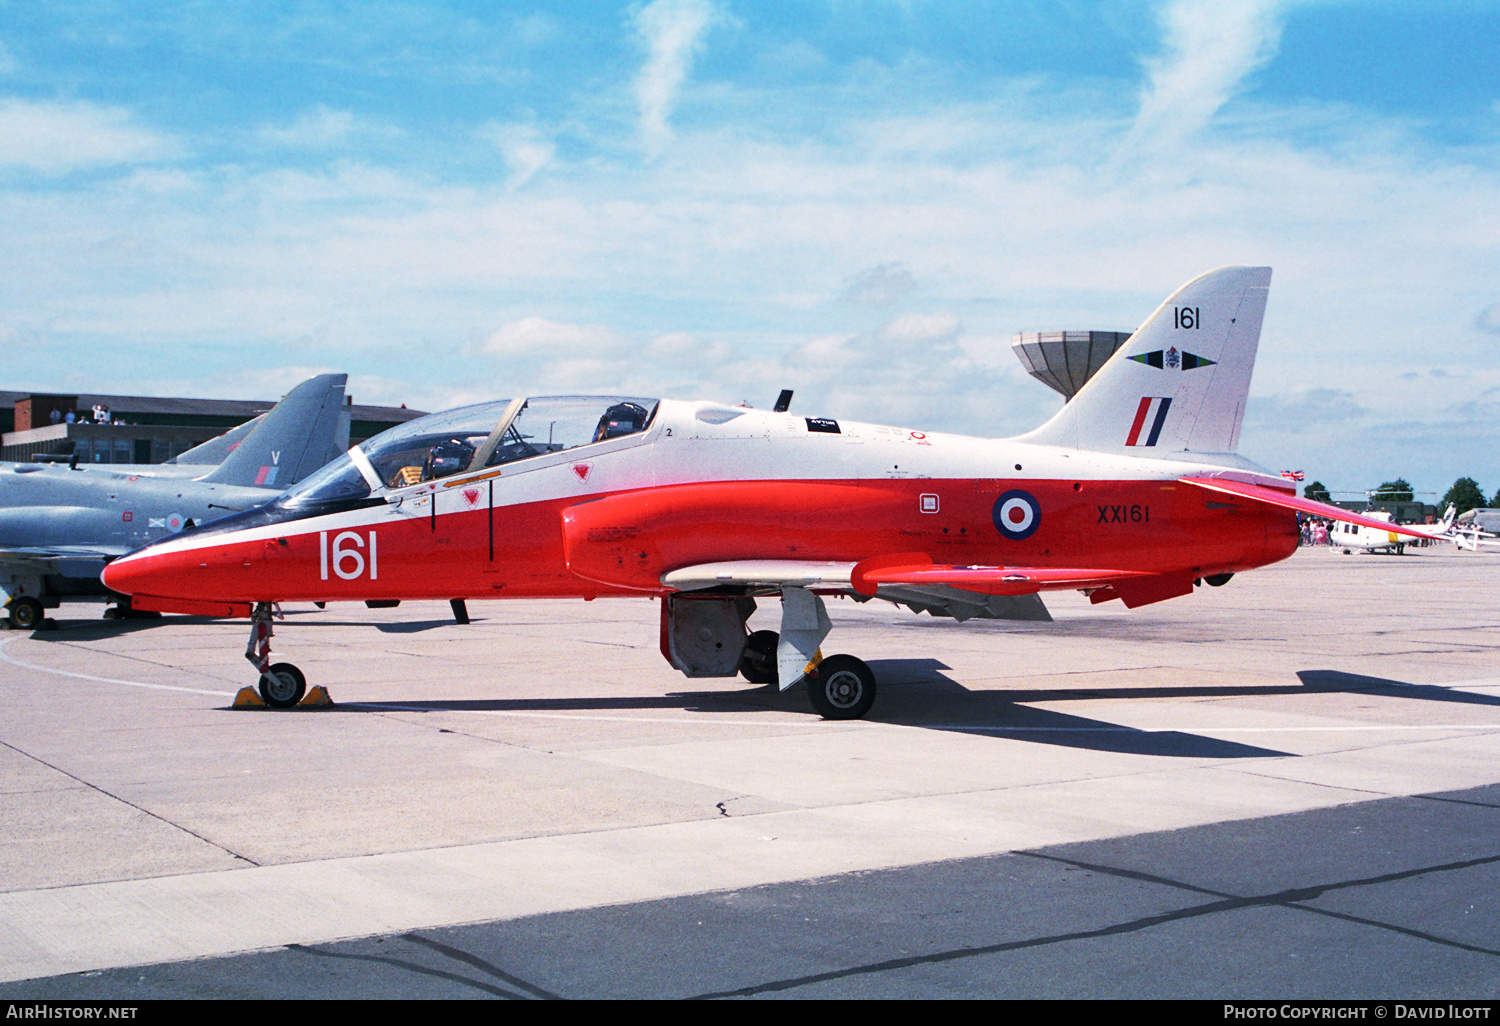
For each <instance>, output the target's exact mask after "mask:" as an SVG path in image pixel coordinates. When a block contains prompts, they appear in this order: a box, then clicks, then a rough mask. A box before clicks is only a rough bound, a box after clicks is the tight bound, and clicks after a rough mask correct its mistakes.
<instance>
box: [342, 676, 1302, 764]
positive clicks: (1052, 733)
mask: <svg viewBox="0 0 1500 1026" xmlns="http://www.w3.org/2000/svg"><path fill="white" fill-rule="evenodd" d="M870 665H871V668H872V669H874V670H875V672H876V674H877V676H878V677H879V679H880V680H881V681H882V682H883V683H882V688H881V697H880V701H879V702H878V703H877V704H876V707H875V710H874V711H873V712H872V714H871V715H870V716H868V717H866V718H867V719H869V720H872V721H875V722H881V723H891V724H900V725H903V726H912V727H928V728H930V729H933V730H943V731H950V732H955V733H967V734H977V735H980V736H983V737H1008V738H1012V739H1015V740H1024V741H1031V742H1035V743H1037V744H1047V745H1056V746H1062V747H1067V748H1080V749H1087V750H1090V751H1104V752H1119V753H1128V754H1135V755H1160V756H1174V757H1177V758H1194V759H1252V758H1266V757H1280V756H1286V755H1289V754H1290V753H1288V752H1281V751H1277V750H1275V749H1270V748H1259V747H1255V746H1253V745H1243V744H1237V743H1235V742H1232V741H1222V740H1219V739H1217V738H1209V737H1201V736H1198V735H1196V734H1190V733H1185V732H1182V731H1149V730H1139V729H1137V728H1134V727H1125V726H1120V725H1119V724H1114V723H1108V722H1105V721H1102V720H1095V719H1089V718H1087V717H1083V716H1073V715H1069V714H1067V713H1060V712H1055V711H1052V710H1047V709H1035V708H1031V707H1030V706H1027V705H1025V704H1023V703H1026V702H1035V701H1044V700H1047V701H1054V700H1059V699H1067V698H1074V697H1076V698H1100V697H1118V696H1120V694H1121V693H1120V692H1115V691H1100V690H1097V689H1092V690H1080V691H1077V692H1069V691H1058V690H1048V691H1030V690H1028V691H997V692H975V691H970V690H969V689H968V688H965V687H964V686H963V685H962V684H959V683H958V682H957V681H955V680H953V679H952V678H950V677H948V676H947V675H946V674H945V673H943V672H942V671H944V670H946V669H948V667H947V666H946V665H944V664H943V663H941V662H939V661H938V660H936V659H886V660H873V661H872V662H871V664H870ZM1185 690H1186V691H1191V692H1192V693H1195V694H1199V693H1201V694H1204V695H1222V694H1224V693H1225V692H1226V690H1229V691H1233V690H1240V691H1243V692H1244V693H1254V694H1262V693H1265V692H1266V691H1267V689H1265V688H1244V689H1224V688H1202V689H1152V688H1139V689H1129V690H1128V691H1127V692H1126V693H1125V694H1126V695H1127V696H1144V695H1153V696H1157V697H1160V696H1161V695H1163V694H1164V693H1168V694H1169V693H1172V692H1174V691H1178V692H1180V691H1185ZM1281 690H1284V691H1286V692H1288V693H1297V692H1300V691H1301V690H1302V689H1301V688H1298V687H1287V688H1285V689H1281ZM336 708H337V709H343V710H345V711H350V712H386V711H395V710H402V711H416V712H426V711H432V712H438V711H445V712H517V713H524V712H533V713H534V712H605V711H614V712H620V711H627V710H633V711H640V710H662V711H667V710H672V711H680V712H686V713H704V714H714V713H718V714H733V713H740V712H745V711H749V710H752V709H779V710H785V711H804V710H805V711H807V712H808V714H809V715H811V714H812V711H811V708H810V707H809V706H808V704H807V700H806V698H805V697H804V693H803V690H802V689H801V688H792V689H790V690H789V691H787V692H785V693H782V692H778V691H777V690H776V689H775V687H773V686H768V687H760V688H755V689H753V690H740V691H727V692H726V691H682V692H673V693H669V694H665V695H661V696H659V697H658V696H648V697H625V696H609V695H595V696H578V697H569V698H517V699H507V698H493V699H455V700H443V699H437V700H430V701H424V700H420V699H418V700H413V701H398V702H360V703H355V704H349V705H341V706H337V707H336Z"/></svg>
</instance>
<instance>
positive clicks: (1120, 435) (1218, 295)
mask: <svg viewBox="0 0 1500 1026" xmlns="http://www.w3.org/2000/svg"><path fill="white" fill-rule="evenodd" d="M1270 284H1271V269H1270V268H1269V267H1221V268H1220V269H1219V270H1217V271H1210V272H1209V273H1207V274H1205V275H1203V276H1202V277H1199V278H1194V279H1193V280H1192V281H1190V282H1188V283H1187V284H1186V285H1184V286H1183V287H1182V288H1180V289H1178V290H1177V291H1176V292H1175V293H1173V294H1172V297H1171V298H1170V299H1168V300H1167V301H1166V302H1165V303H1163V304H1162V305H1161V306H1159V307H1157V309H1156V312H1155V313H1153V314H1152V315H1151V316H1150V318H1148V319H1147V321H1146V323H1145V324H1142V325H1141V326H1140V327H1139V328H1137V329H1136V331H1135V334H1133V335H1131V336H1130V340H1129V341H1128V342H1126V343H1125V344H1124V345H1123V346H1121V347H1120V349H1119V351H1118V352H1116V353H1115V355H1114V356H1112V357H1110V358H1109V360H1108V361H1107V362H1106V363H1105V364H1104V366H1103V367H1101V368H1099V372H1098V373H1097V374H1095V375H1094V376H1093V377H1092V378H1090V379H1089V382H1088V384H1086V385H1084V386H1083V388H1081V389H1080V390H1079V391H1078V394H1077V395H1075V396H1074V397H1073V399H1072V400H1071V401H1070V402H1069V403H1068V404H1067V405H1066V406H1064V407H1063V408H1062V409H1061V410H1060V411H1059V412H1058V414H1057V416H1055V417H1053V418H1052V419H1051V420H1049V421H1047V423H1045V424H1043V425H1042V426H1041V427H1039V428H1037V429H1036V430H1035V431H1032V432H1030V433H1029V434H1025V435H1022V436H1021V440H1022V441H1027V442H1035V443H1038V444H1041V445H1060V446H1066V447H1069V448H1075V449H1087V450H1090V451H1094V452H1109V453H1119V454H1121V455H1129V456H1156V457H1160V458H1164V459H1165V458H1170V457H1172V456H1174V455H1176V454H1177V453H1179V452H1184V451H1191V452H1203V453H1208V452H1232V451H1234V448H1235V446H1236V445H1238V444H1239V438H1240V423H1241V422H1242V421H1243V419H1244V416H1245V396H1246V395H1247V394H1248V393H1249V391H1250V372H1251V371H1252V370H1254V368H1255V350H1256V347H1257V346H1258V345H1259V343H1260V322H1261V317H1262V315H1263V314H1264V313H1265V310H1266V293H1267V290H1268V289H1269V287H1270Z"/></svg>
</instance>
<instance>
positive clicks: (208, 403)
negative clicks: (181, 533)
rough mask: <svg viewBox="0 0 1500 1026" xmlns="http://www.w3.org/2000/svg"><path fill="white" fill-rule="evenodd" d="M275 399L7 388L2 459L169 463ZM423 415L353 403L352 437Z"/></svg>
mask: <svg viewBox="0 0 1500 1026" xmlns="http://www.w3.org/2000/svg"><path fill="white" fill-rule="evenodd" d="M276 402H277V400H276V399H268V400H242V399H173V398H157V397H152V396H133V395H103V394H99V395H64V394H59V393H52V392H16V391H0V432H3V437H0V459H4V460H9V461H13V462H26V461H28V460H34V459H36V458H37V457H39V456H42V455H46V454H53V455H60V456H76V457H77V458H78V462H80V463H136V464H144V463H165V462H166V461H167V460H169V459H172V458H174V457H176V456H180V455H181V454H182V453H184V452H186V451H187V450H189V449H191V448H193V447H194V446H196V445H201V444H203V443H204V442H206V441H208V440H209V439H211V438H216V437H218V436H219V435H222V434H223V433H224V432H226V431H228V430H230V429H231V428H234V427H238V426H239V425H240V424H243V423H245V422H246V421H248V420H251V419H252V418H255V417H258V416H260V415H261V414H262V413H265V412H266V411H267V410H269V409H270V408H271V407H272V406H275V405H276ZM420 416H422V411H420V410H409V409H407V408H406V407H405V406H368V405H360V404H354V403H350V405H349V436H350V444H351V445H356V444H358V443H359V442H362V441H364V440H365V439H366V438H369V437H371V436H372V435H376V434H379V433H380V432H381V431H384V430H385V429H386V428H389V427H394V426H396V425H397V424H403V423H405V422H406V421H408V420H412V419H414V418H416V417H420Z"/></svg>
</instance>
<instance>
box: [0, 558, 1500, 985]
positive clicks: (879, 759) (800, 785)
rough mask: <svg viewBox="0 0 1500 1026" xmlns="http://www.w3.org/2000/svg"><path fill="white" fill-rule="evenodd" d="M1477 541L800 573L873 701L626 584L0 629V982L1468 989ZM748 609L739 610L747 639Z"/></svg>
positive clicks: (1498, 693) (1487, 589)
mask: <svg viewBox="0 0 1500 1026" xmlns="http://www.w3.org/2000/svg"><path fill="white" fill-rule="evenodd" d="M1497 574H1500V559H1497V558H1496V556H1494V555H1493V554H1483V553H1479V554H1476V553H1459V552H1455V551H1453V550H1452V549H1450V548H1447V547H1437V548H1431V549H1419V550H1415V551H1412V550H1408V555H1406V556H1402V557H1394V556H1391V557H1385V556H1369V555H1356V556H1343V555H1340V554H1338V553H1336V552H1333V551H1330V550H1327V549H1314V550H1304V551H1301V552H1299V553H1298V554H1297V555H1295V556H1294V557H1293V558H1292V559H1290V560H1287V561H1286V562H1284V563H1282V564H1279V565H1277V566H1274V567H1269V568H1266V569H1263V570H1259V571H1255V572H1253V573H1249V574H1242V575H1240V576H1238V577H1236V578H1235V579H1234V580H1233V581H1231V582H1230V583H1229V584H1228V585H1227V586H1225V587H1223V588H1208V587H1204V588H1202V589H1200V590H1199V591H1197V592H1196V593H1195V594H1194V595H1192V596H1188V597H1185V598H1181V599H1176V600H1173V601H1169V602H1164V603H1159V604H1157V605H1152V606H1147V607H1144V608H1141V609H1137V610H1134V611H1127V610H1124V609H1123V608H1121V607H1120V605H1119V603H1109V604H1104V605H1100V606H1091V605H1090V604H1088V602H1087V601H1086V600H1085V599H1084V598H1082V597H1081V596H1078V595H1076V594H1073V593H1063V594H1053V595H1048V596H1047V597H1046V600H1047V604H1048V606H1049V608H1050V609H1051V610H1052V612H1053V615H1054V617H1055V618H1056V622H1054V623H1051V624H1045V623H1008V622H981V621H970V622H969V623H966V624H958V623H955V622H953V621H951V620H937V619H933V618H930V617H927V616H925V615H924V616H920V617H917V616H913V615H911V614H910V613H908V612H906V611H905V610H900V609H896V608H895V607H893V606H890V605H887V604H884V603H870V604H868V605H858V604H855V603H853V602H852V601H838V600H834V601H831V602H830V603H829V612H830V615H831V616H832V618H833V621H834V633H833V634H832V635H830V637H829V639H828V641H827V643H825V645H824V651H825V652H827V653H830V654H832V653H834V652H849V653H851V654H855V655H858V656H860V657H861V658H863V659H865V660H866V661H867V662H869V663H870V665H871V667H872V668H873V669H874V670H875V672H876V674H877V676H878V677H879V680H880V687H881V692H880V697H879V699H878V700H877V702H876V705H875V708H874V710H873V711H872V713H871V715H870V717H869V718H868V719H866V720H863V721H855V722H845V723H831V722H826V721H823V720H821V719H819V718H818V717H817V716H816V715H815V714H814V713H813V712H812V711H811V708H810V706H809V704H808V702H807V699H806V696H805V695H804V694H803V693H802V692H801V690H800V689H794V690H792V691H789V692H787V693H784V694H778V693H776V692H774V691H766V690H764V689H757V688H753V687H751V686H749V685H746V684H745V683H744V682H743V681H741V680H687V679H685V678H683V677H681V676H679V675H678V674H676V673H675V672H674V671H672V670H671V669H670V667H668V666H667V665H666V663H665V662H664V661H663V660H662V658H661V655H660V653H659V652H658V650H657V634H658V628H657V616H658V607H657V605H656V604H655V603H653V602H650V601H644V600H634V601H631V600H619V601H603V600H601V601H598V602H593V603H582V602H513V603H498V602H496V603H470V614H471V616H472V617H473V623H471V624H469V625H467V626H459V625H456V624H454V623H453V621H452V618H451V615H450V613H449V610H448V608H447V605H446V604H445V603H418V604H404V605H402V606H401V607H399V608H397V609H383V610H367V609H365V608H363V607H362V606H331V607H329V608H328V609H326V610H318V609H316V608H313V607H311V606H305V607H302V606H298V607H291V608H288V609H287V617H286V620H285V621H283V622H279V623H278V624H277V625H276V630H277V634H276V638H275V639H274V643H273V647H274V651H275V653H276V657H277V658H278V659H280V660H285V661H290V662H295V663H296V664H298V665H299V666H300V667H301V668H302V669H303V671H304V672H305V673H306V675H307V677H308V680H309V683H310V684H313V685H317V684H322V685H326V686H327V687H328V688H329V690H330V691H331V693H332V696H333V699H334V701H335V702H336V703H337V704H336V705H335V706H334V707H333V708H331V709H321V710H312V709H307V710H296V711H291V712H273V711H268V710H257V711H245V710H234V709H231V708H230V707H229V706H230V702H231V701H232V699H233V696H234V693H235V691H236V690H237V689H238V688H239V687H240V686H242V685H244V684H247V683H250V682H251V680H252V676H253V673H252V671H251V669H250V668H249V666H248V665H247V664H246V663H245V662H244V660H243V659H242V658H241V653H242V652H243V650H244V646H245V641H246V639H247V637H248V625H247V623H246V622H245V621H210V620H203V619H196V618H189V617H170V616H169V617H166V618H165V619H163V620H160V621H155V622H150V621H123V622H120V621H102V620H99V619H98V617H99V614H100V611H101V607H100V606H98V605H87V604H77V605H67V606H64V607H63V608H62V609H61V610H58V611H57V613H56V622H57V629H56V630H46V631H39V632H37V633H35V634H28V633H22V632H16V631H11V632H8V633H4V634H0V708H3V709H4V711H5V715H4V717H3V720H0V793H3V809H4V826H3V830H0V998H5V999H12V1000H15V999H21V1000H25V999H40V998H70V999H71V998H77V999H86V998H89V999H103V998H116V999H146V998H170V997H351V996H358V997H518V998H543V997H692V996H771V997H777V996H779V997H1199V998H1204V997H1207V998H1215V999H1231V998H1274V999H1286V998H1293V997H1305V998H1368V999H1375V998H1385V999H1393V1000H1417V999H1436V998H1441V999H1493V998H1496V997H1500V916H1497V914H1496V913H1497V912H1500V886H1497V884H1500V879H1497V876H1500V869H1497V866H1500V829H1497V828H1500V759H1497V756H1500V607H1497V602H1496V598H1495V597H1496V595H1497V593H1500V592H1497V588H1496V580H1497ZM775 620H776V608H775V603H774V602H773V603H763V604H762V608H761V611H760V612H759V613H758V614H757V616H756V618H755V619H754V620H753V621H752V626H753V627H774V626H775Z"/></svg>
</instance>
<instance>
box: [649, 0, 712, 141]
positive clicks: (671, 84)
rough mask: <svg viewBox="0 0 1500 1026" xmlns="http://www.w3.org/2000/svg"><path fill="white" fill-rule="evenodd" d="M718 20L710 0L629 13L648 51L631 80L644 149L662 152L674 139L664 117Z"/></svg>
mask: <svg viewBox="0 0 1500 1026" xmlns="http://www.w3.org/2000/svg"><path fill="white" fill-rule="evenodd" d="M721 17H722V13H721V11H720V9H719V7H718V6H717V5H716V4H714V3H713V2H711V0H652V2H651V3H649V4H647V5H646V6H645V7H641V8H638V9H636V10H635V11H633V12H632V13H631V21H632V22H633V24H634V27H635V31H636V33H637V35H638V36H639V37H640V40H641V43H642V45H643V46H644V47H645V48H646V63H645V66H644V67H642V68H641V72H640V74H639V75H638V76H637V77H636V80H635V98H636V103H637V105H638V106H639V107H640V112H641V137H642V140H643V142H644V143H645V146H646V151H647V153H648V154H651V155H652V156H654V155H656V154H657V153H660V152H661V150H662V148H663V147H664V146H666V144H667V143H668V142H669V141H670V140H671V138H672V129H671V126H669V125H668V124H667V119H668V118H669V117H671V115H672V110H673V108H674V107H675V106H676V103H677V94H678V92H679V91H680V90H681V88H682V83H683V82H684V81H686V79H687V76H688V72H689V71H691V70H692V63H693V57H694V56H695V55H696V54H697V52H698V51H699V50H700V49H701V48H702V46H703V39H704V36H705V35H707V33H708V30H709V28H710V27H711V26H712V25H713V24H714V22H715V21H717V20H719V19H720V18H721Z"/></svg>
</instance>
